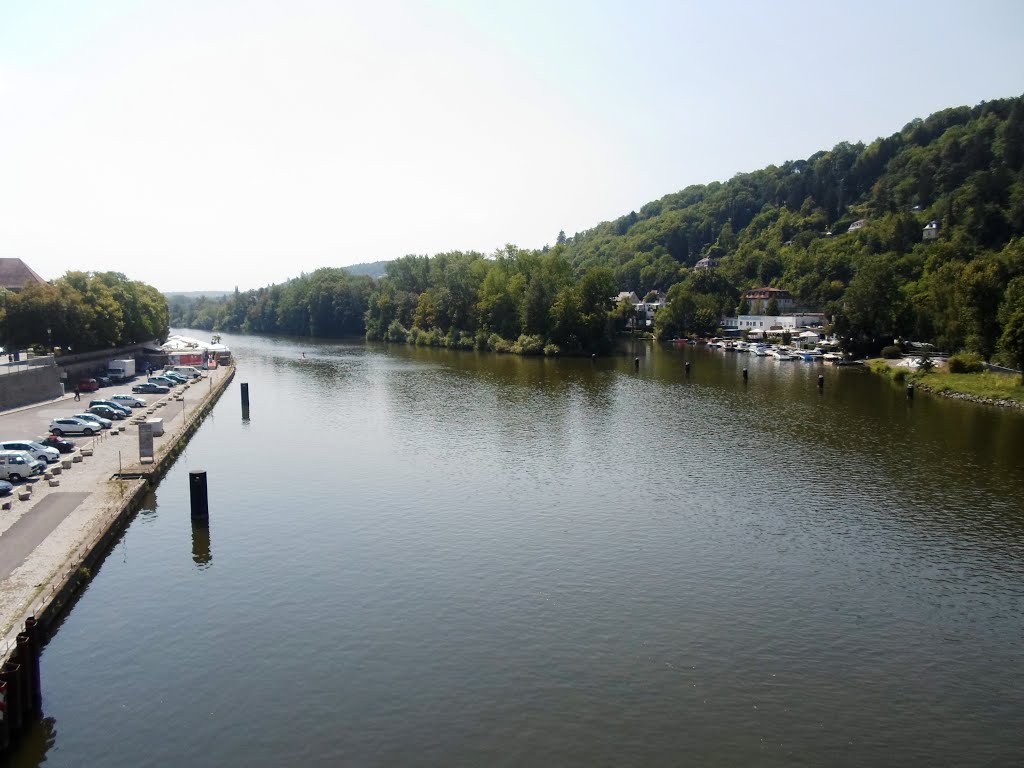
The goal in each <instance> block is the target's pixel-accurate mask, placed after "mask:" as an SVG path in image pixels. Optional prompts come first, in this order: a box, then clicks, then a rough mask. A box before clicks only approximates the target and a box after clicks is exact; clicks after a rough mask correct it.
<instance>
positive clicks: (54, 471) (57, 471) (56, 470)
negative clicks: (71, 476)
mask: <svg viewBox="0 0 1024 768" xmlns="http://www.w3.org/2000/svg"><path fill="white" fill-rule="evenodd" d="M63 471H64V470H63V468H61V467H54V468H53V469H51V470H50V474H51V475H54V476H56V475H59V474H60V473H61V472H63Z"/></svg>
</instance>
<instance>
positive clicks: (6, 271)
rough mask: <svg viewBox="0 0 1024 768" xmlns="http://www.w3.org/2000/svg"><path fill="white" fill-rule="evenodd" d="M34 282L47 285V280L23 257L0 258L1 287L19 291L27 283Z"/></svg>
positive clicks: (13, 291)
mask: <svg viewBox="0 0 1024 768" xmlns="http://www.w3.org/2000/svg"><path fill="white" fill-rule="evenodd" d="M32 283H41V284H44V285H45V284H46V281H45V280H43V278H41V277H40V276H39V275H37V274H36V273H35V271H33V269H32V268H31V267H30V266H29V265H28V264H26V263H25V262H24V261H22V260H21V259H16V258H6V259H3V258H0V288H5V289H6V290H8V291H11V292H12V293H18V291H20V290H21V289H22V288H24V287H25V286H26V285H31V284H32Z"/></svg>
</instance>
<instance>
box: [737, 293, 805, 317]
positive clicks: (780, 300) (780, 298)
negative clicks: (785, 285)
mask: <svg viewBox="0 0 1024 768" xmlns="http://www.w3.org/2000/svg"><path fill="white" fill-rule="evenodd" d="M743 298H744V299H745V300H746V302H747V306H748V307H750V311H751V313H752V314H758V315H759V314H761V313H763V312H764V311H765V310H767V309H768V304H769V303H770V302H771V300H772V299H775V303H776V304H777V305H778V307H779V311H781V312H786V311H787V310H790V309H792V308H793V305H794V303H795V302H794V301H793V295H792V294H791V293H790V292H789V291H786V290H783V289H782V288H754V289H752V290H749V291H747V292H746V293H744V294H743Z"/></svg>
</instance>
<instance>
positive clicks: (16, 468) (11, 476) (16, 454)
mask: <svg viewBox="0 0 1024 768" xmlns="http://www.w3.org/2000/svg"><path fill="white" fill-rule="evenodd" d="M45 467H46V462H43V461H40V460H39V459H36V458H33V457H32V454H30V453H28V452H26V451H0V477H5V478H7V480H9V481H11V482H12V483H16V482H18V481H19V480H24V479H25V478H26V477H32V475H38V474H39V473H40V472H43V471H44V469H45Z"/></svg>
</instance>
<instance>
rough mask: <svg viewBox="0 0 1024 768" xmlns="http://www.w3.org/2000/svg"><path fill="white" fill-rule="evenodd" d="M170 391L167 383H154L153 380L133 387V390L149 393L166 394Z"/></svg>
mask: <svg viewBox="0 0 1024 768" xmlns="http://www.w3.org/2000/svg"><path fill="white" fill-rule="evenodd" d="M170 391H171V388H170V387H168V386H167V385H166V384H154V383H153V382H151V381H145V382H143V383H142V384H136V385H135V386H134V387H132V392H138V393H140V394H143V393H144V394H148V395H166V394H167V393H168V392H170Z"/></svg>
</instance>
